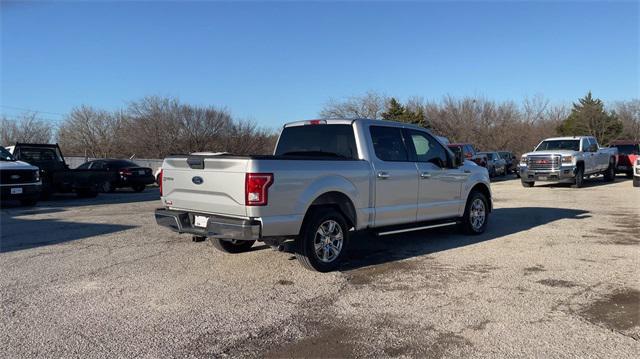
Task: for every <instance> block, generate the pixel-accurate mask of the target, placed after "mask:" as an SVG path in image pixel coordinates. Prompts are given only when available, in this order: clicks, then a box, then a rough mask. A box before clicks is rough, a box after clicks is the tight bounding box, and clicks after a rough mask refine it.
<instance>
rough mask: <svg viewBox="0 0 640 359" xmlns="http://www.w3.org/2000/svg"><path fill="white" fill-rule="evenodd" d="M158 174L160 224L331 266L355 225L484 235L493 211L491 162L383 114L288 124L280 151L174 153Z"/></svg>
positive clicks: (220, 244) (228, 247) (233, 246)
mask: <svg viewBox="0 0 640 359" xmlns="http://www.w3.org/2000/svg"><path fill="white" fill-rule="evenodd" d="M159 177H160V178H161V181H160V182H161V184H162V186H161V201H162V204H163V207H162V208H159V209H157V210H156V213H155V215H156V220H157V222H158V224H160V225H162V226H165V227H168V228H170V229H172V230H174V231H176V232H180V233H189V234H192V235H194V236H198V237H209V238H210V239H211V240H212V242H213V244H214V246H215V247H216V248H218V249H220V250H222V251H225V252H230V253H238V252H244V251H247V250H249V249H250V248H251V246H252V245H253V243H254V242H255V241H263V242H265V243H267V244H269V245H271V246H274V247H275V248H279V249H283V250H292V251H294V252H295V253H296V256H297V257H298V259H299V260H300V262H301V263H302V264H303V265H304V266H305V267H306V268H309V269H313V270H317V271H323V272H324V271H330V270H333V269H335V268H336V267H337V266H338V264H339V263H340V261H341V259H342V258H343V257H344V253H345V252H346V250H347V248H348V246H349V238H350V237H351V235H352V233H353V232H354V231H364V230H370V231H373V232H374V233H375V234H377V235H387V234H394V233H400V232H405V231H412V230H418V229H426V228H432V227H442V226H453V225H460V227H461V228H463V229H464V230H465V232H467V233H470V234H479V233H482V232H484V231H485V228H486V227H487V223H488V219H489V213H490V212H491V209H492V200H491V189H490V184H489V175H488V173H487V170H486V169H485V168H483V167H480V166H477V165H475V164H473V163H472V162H470V161H464V159H463V158H462V157H461V156H457V157H456V156H455V155H454V154H453V153H452V152H451V151H449V150H448V149H447V147H446V146H445V145H443V144H442V143H441V142H440V141H439V140H438V139H437V138H436V137H435V136H433V135H432V134H431V133H430V132H429V131H427V130H425V129H424V128H421V127H418V126H414V125H410V124H402V123H397V122H388V121H379V120H365V119H358V120H342V119H332V120H311V121H301V122H294V123H289V124H286V125H285V126H284V128H283V129H282V132H281V134H280V137H279V139H278V142H277V145H276V148H275V151H274V155H272V156H235V155H231V154H219V155H217V154H211V155H207V154H204V155H203V154H198V155H178V156H170V157H168V158H166V159H165V160H164V163H163V165H162V173H161V174H160V176H159Z"/></svg>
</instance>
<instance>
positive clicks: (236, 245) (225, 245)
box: [211, 238, 256, 253]
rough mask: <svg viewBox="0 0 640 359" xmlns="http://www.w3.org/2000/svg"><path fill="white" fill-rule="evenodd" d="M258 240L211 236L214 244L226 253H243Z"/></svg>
mask: <svg viewBox="0 0 640 359" xmlns="http://www.w3.org/2000/svg"><path fill="white" fill-rule="evenodd" d="M255 242H256V241H236V240H234V239H220V238H211V243H212V244H213V246H214V247H215V248H216V249H217V250H219V251H222V252H225V253H242V252H247V251H248V250H249V249H251V246H253V244H254V243H255Z"/></svg>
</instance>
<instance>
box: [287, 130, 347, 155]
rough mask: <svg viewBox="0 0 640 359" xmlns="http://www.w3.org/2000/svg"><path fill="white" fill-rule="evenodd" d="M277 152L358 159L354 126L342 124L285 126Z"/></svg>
mask: <svg viewBox="0 0 640 359" xmlns="http://www.w3.org/2000/svg"><path fill="white" fill-rule="evenodd" d="M275 154H276V156H320V157H322V156H326V157H335V158H342V159H358V150H357V148H356V140H355V137H354V134H353V127H352V126H351V125H341V124H340V125H305V126H292V127H285V128H284V129H283V130H282V133H281V134H280V139H279V140H278V147H277V148H276V152H275Z"/></svg>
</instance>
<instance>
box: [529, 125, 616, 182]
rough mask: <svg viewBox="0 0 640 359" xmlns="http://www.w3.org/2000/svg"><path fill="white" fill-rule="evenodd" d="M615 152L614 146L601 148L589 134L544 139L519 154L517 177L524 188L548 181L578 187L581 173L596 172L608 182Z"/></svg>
mask: <svg viewBox="0 0 640 359" xmlns="http://www.w3.org/2000/svg"><path fill="white" fill-rule="evenodd" d="M617 153H618V152H617V150H616V149H615V148H601V147H600V146H599V145H598V141H597V140H596V139H595V137H592V136H573V137H554V138H547V139H546V140H544V141H542V142H540V143H539V144H538V146H536V148H535V149H534V150H533V152H529V153H525V154H524V155H522V158H521V159H520V179H521V181H522V185H523V186H524V187H533V185H534V183H535V182H536V181H542V182H545V181H552V182H564V183H571V184H572V186H573V187H575V188H580V187H582V181H583V179H584V178H585V176H596V175H599V174H602V175H603V178H604V180H605V181H607V182H610V181H613V180H614V179H615V169H616V158H617V156H616V155H617Z"/></svg>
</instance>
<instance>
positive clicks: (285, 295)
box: [0, 177, 640, 358]
mask: <svg viewBox="0 0 640 359" xmlns="http://www.w3.org/2000/svg"><path fill="white" fill-rule="evenodd" d="M493 192H494V204H495V211H494V212H493V214H492V217H491V222H490V226H489V228H488V230H487V232H486V233H485V234H483V235H481V236H478V237H465V236H462V235H460V234H458V233H457V232H456V231H454V230H452V229H441V230H430V231H422V232H415V233H413V234H402V235H397V236H393V237H385V238H384V239H379V238H374V237H368V236H365V235H360V236H358V237H357V238H355V239H354V241H353V248H352V250H351V252H350V255H349V260H348V261H347V263H346V264H345V265H344V266H343V268H342V269H341V270H340V271H337V272H333V273H328V274H320V273H314V272H310V271H307V270H304V269H303V268H302V267H301V266H300V265H299V264H298V263H297V261H296V260H293V259H292V256H291V254H288V253H281V252H275V251H273V250H271V249H270V248H267V247H265V246H262V245H256V246H254V249H255V250H254V251H251V252H249V253H245V254H240V255H225V254H222V253H220V252H218V251H215V250H214V249H213V247H212V246H211V244H210V243H209V242H201V243H195V242H191V240H190V237H188V236H180V235H176V234H173V233H171V232H169V231H168V230H165V229H163V228H159V227H158V226H156V225H155V222H154V219H153V214H152V211H153V209H154V208H155V207H157V206H158V205H159V201H158V193H157V190H155V189H148V190H147V191H145V192H143V193H139V194H136V193H125V192H121V193H114V194H104V195H100V196H99V197H98V198H97V199H76V198H75V197H60V198H56V199H55V200H53V201H47V202H42V203H41V204H39V205H38V206H36V207H33V208H20V207H13V206H11V205H10V204H9V205H5V206H4V207H3V208H2V210H1V212H2V218H1V229H0V230H1V238H2V243H1V246H0V251H1V253H0V267H1V271H0V300H1V306H0V352H1V353H3V354H2V356H4V357H8V358H18V357H69V356H83V357H105V356H109V357H113V356H123V357H134V356H140V357H150V358H156V357H167V356H171V357H178V356H179V357H225V356H231V357H236V356H247V357H347V356H351V357H354V356H355V357H360V356H376V357H434V358H439V357H457V358H459V357H464V358H468V357H545V358H547V357H611V358H637V357H638V355H639V353H640V343H639V342H638V340H639V339H640V327H639V326H640V309H639V303H640V282H639V278H640V269H639V264H640V261H639V259H640V190H638V189H635V188H633V187H632V185H631V182H630V181H629V180H626V179H624V178H622V177H619V178H618V179H617V181H616V182H615V183H613V184H606V183H604V182H602V180H601V179H593V180H591V181H588V182H587V184H586V187H585V188H582V189H571V188H569V187H567V186H563V185H556V186H551V185H544V186H536V187H534V188H529V189H525V188H522V186H521V185H520V182H519V181H518V180H504V181H500V182H497V183H495V184H493Z"/></svg>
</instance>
